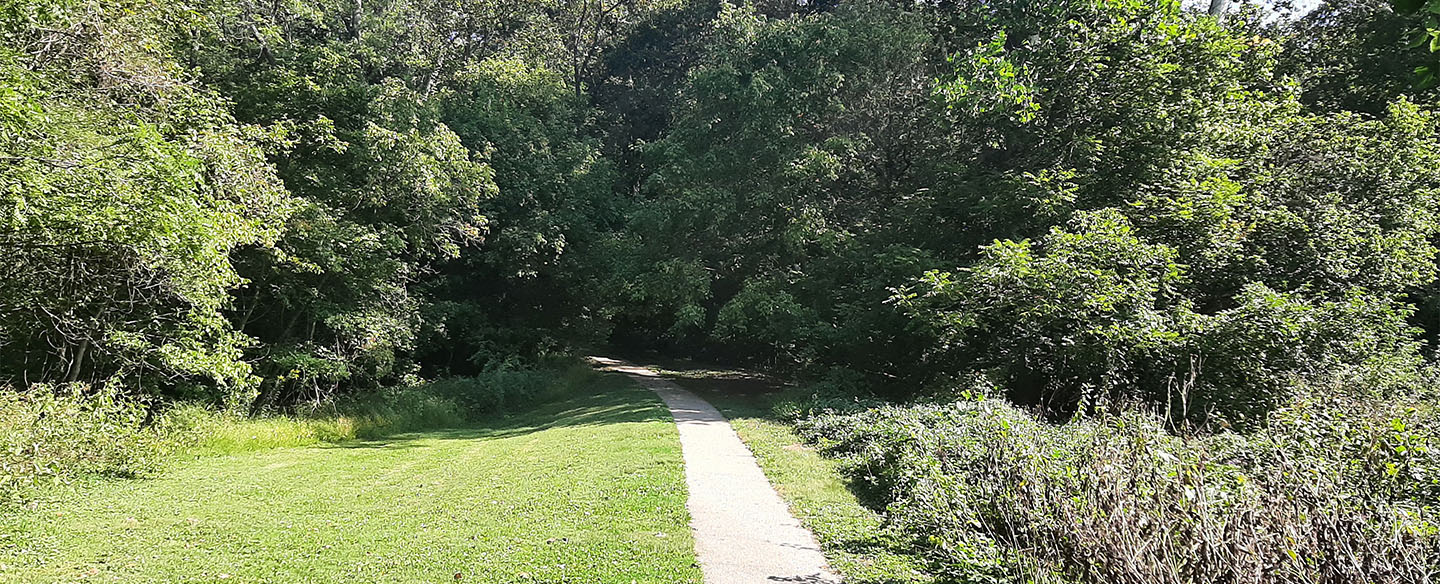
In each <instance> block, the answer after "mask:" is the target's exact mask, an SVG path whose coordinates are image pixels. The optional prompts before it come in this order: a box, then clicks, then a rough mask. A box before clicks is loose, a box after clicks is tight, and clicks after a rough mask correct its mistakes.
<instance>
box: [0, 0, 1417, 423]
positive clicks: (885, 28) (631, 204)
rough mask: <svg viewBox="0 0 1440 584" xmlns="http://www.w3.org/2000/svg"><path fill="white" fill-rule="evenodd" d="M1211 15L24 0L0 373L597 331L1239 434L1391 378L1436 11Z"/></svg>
mask: <svg viewBox="0 0 1440 584" xmlns="http://www.w3.org/2000/svg"><path fill="white" fill-rule="evenodd" d="M1212 4H1215V5H1216V6H1201V7H1191V6H1188V5H1182V3H1180V2H1178V1H1171V0H1160V1H1142V0H1040V1H1033V0H1025V1H1021V0H998V1H992V2H967V1H960V0H942V1H938V2H927V3H906V2H894V1H885V0H844V1H836V0H763V1H760V2H754V3H746V4H743V5H741V4H734V3H728V2H720V1H719V0H568V1H563V2H562V1H551V0H537V1H518V0H500V1H495V2H475V1H466V0H289V1H283V2H270V1H260V0H193V1H191V2H179V1H174V0H120V1H100V0H59V1H56V0H10V1H8V2H5V3H4V4H3V5H0V79H3V82H0V382H3V383H8V384H9V385H11V386H13V387H15V388H17V389H19V390H21V391H24V390H25V389H26V388H27V387H30V386H32V385H33V384H53V383H66V382H83V383H87V384H91V385H110V386H115V387H120V388H124V390H125V391H126V392H128V393H130V394H132V395H136V396H149V397H159V398H164V399H201V400H206V401H211V402H214V403H217V404H228V405H230V406H232V407H237V408H249V409H250V410H251V411H256V412H258V411H262V410H265V409H269V408H276V407H286V406H288V405H292V404H295V403H299V402H302V401H305V400H319V399H325V398H327V397H331V396H334V395H337V394H346V393H351V394H353V393H363V392H367V391H373V390H377V389H379V388H383V387H387V386H394V385H398V384H406V383H411V382H414V381H415V380H419V379H433V378H437V377H443V376H449V375H465V374H468V373H474V372H477V371H481V370H486V369H494V368H504V367H507V366H513V365H515V364H517V363H524V362H527V361H530V360H534V359H537V358H541V357H544V356H546V355H551V354H563V353H568V352H571V351H574V350H576V349H578V348H583V347H591V346H597V345H604V344H609V345H617V346H621V347H628V348H649V349H658V350H662V351H665V352H667V353H670V354H690V355H703V356H706V357H707V358H711V359H726V360H742V361H750V362H757V363H762V364H764V365H767V366H771V367H778V368H784V369H789V370H794V371H803V372H805V373H807V374H808V375H811V376H812V377H815V378H817V379H824V380H827V382H828V383H831V384H834V385H836V386H838V387H841V388H846V389H847V390H850V391H860V390H862V389H863V390H864V391H873V392H878V393H881V394H884V395H889V396H895V397H908V396H915V395H920V394H936V393H939V394H945V393H947V392H950V393H953V392H958V391H967V390H969V389H973V388H977V387H983V388H988V389H987V391H1000V392H1003V393H1006V394H1008V395H1009V396H1010V397H1011V398H1012V399H1014V400H1016V401H1019V402H1022V403H1028V404H1036V405H1041V406H1043V407H1044V408H1045V409H1046V410H1047V411H1051V412H1054V413H1056V414H1058V415H1068V414H1070V413H1073V412H1076V411H1081V410H1085V409H1089V408H1097V407H1101V408H1103V407H1108V406H1110V405H1114V404H1122V403H1131V402H1135V401H1141V402H1147V403H1154V404H1161V405H1163V406H1164V407H1165V408H1166V409H1167V410H1169V411H1171V412H1172V413H1174V414H1177V415H1178V417H1180V418H1184V419H1191V420H1195V421H1206V420H1223V421H1224V423H1226V424H1235V425H1243V424H1245V423H1247V420H1249V421H1253V420H1257V419H1259V418H1261V417H1263V415H1264V414H1265V413H1266V412H1268V411H1271V410H1273V409H1274V408H1276V407H1278V406H1279V405H1281V404H1283V403H1285V401H1286V400H1287V399H1288V397H1287V396H1288V395H1289V392H1290V391H1291V388H1293V387H1294V386H1295V385H1296V384H1297V383H1298V382H1301V381H1305V380H1316V379H1325V380H1339V381H1342V382H1344V384H1346V386H1347V387H1354V388H1356V391H1357V392H1368V393H1374V394H1377V395H1383V394H1385V393H1386V392H1393V391H1400V390H1402V389H1403V388H1406V387H1412V386H1414V385H1415V384H1416V383H1417V382H1418V381H1419V380H1421V379H1423V378H1425V375H1426V371H1427V368H1428V367H1429V365H1430V364H1431V363H1432V362H1433V360H1434V351H1433V341H1434V340H1435V338H1436V336H1437V334H1440V301H1437V298H1440V292H1437V288H1436V284H1435V279H1436V269H1435V266H1436V236H1437V230H1440V223H1437V217H1436V211H1437V209H1440V206H1437V200H1436V195H1437V193H1440V164H1437V163H1440V135H1437V132H1436V130H1437V126H1436V121H1437V120H1436V117H1435V116H1436V114H1435V112H1436V109H1435V101H1434V94H1433V92H1432V90H1431V89H1430V86H1431V85H1433V83H1432V82H1430V81H1429V79H1428V77H1426V75H1427V71H1428V69H1427V67H1428V63H1430V62H1431V61H1432V60H1433V57H1432V55H1431V53H1430V52H1429V51H1428V50H1427V48H1428V47H1426V46H1423V45H1424V43H1425V42H1429V41H1425V39H1427V38H1429V37H1426V34H1428V33H1427V32H1426V31H1427V30H1433V27H1429V28H1427V24H1426V23H1427V22H1428V20H1433V16H1431V15H1432V14H1433V12H1430V11H1427V10H1426V9H1425V5H1424V4H1423V3H1407V2H1396V3H1395V4H1394V5H1392V4H1390V3H1386V2H1383V1H1379V0H1362V1H1356V2H1327V3H1325V4H1323V5H1321V6H1320V7H1318V8H1316V9H1314V10H1313V11H1309V12H1305V13H1303V14H1302V13H1298V12H1296V13H1291V14H1289V15H1281V16H1278V17H1277V16H1275V15H1274V14H1273V11H1274V7H1273V6H1270V5H1265V6H1260V5H1251V4H1243V3H1242V4H1236V5H1233V6H1229V7H1228V9H1227V7H1226V6H1225V5H1224V4H1223V3H1212ZM1411 4H1414V5H1413V6H1412V5H1411ZM1217 6H1218V7H1217ZM1281 8H1282V9H1283V7H1281ZM1222 16H1223V18H1221V17H1222ZM1417 38H1419V39H1420V40H1422V41H1424V42H1421V43H1419V44H1417ZM1431 46H1432V47H1433V46H1435V45H1434V44H1433V43H1431Z"/></svg>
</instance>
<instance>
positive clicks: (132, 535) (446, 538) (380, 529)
mask: <svg viewBox="0 0 1440 584" xmlns="http://www.w3.org/2000/svg"><path fill="white" fill-rule="evenodd" d="M242 438H246V439H248V436H247V437H242ZM282 442H283V441H282ZM685 496H686V493H685V489H684V479H683V467H682V464H681V459H680V446H679V442H678V437H677V434H676V431H675V427H674V424H673V423H672V422H671V420H670V418H669V415H668V414H667V413H666V411H665V410H664V408H663V407H661V406H660V404H659V403H658V402H657V401H656V400H655V398H654V397H653V395H652V394H650V393H649V392H647V391H643V390H641V389H639V388H637V387H634V386H633V385H632V384H630V383H629V382H628V381H624V380H623V379H620V378H618V377H605V378H602V379H600V380H598V381H597V382H595V384H594V385H592V386H591V388H590V392H589V393H588V394H587V395H582V396H580V397H574V398H571V399H568V400H565V401H560V402H556V403H552V404H550V405H546V406H543V407H540V408H538V409H536V410H533V411H530V412H527V413H523V414H518V415H514V416H510V417H507V418H502V419H496V420H495V421H493V422H492V423H490V424H484V425H480V426H478V427H472V428H459V429H450V430H444V431H429V432H421V433H412V434H403V435H399V436H394V437H391V438H387V439H385V440H375V441H352V442H346V443H342V444H337V445H316V446H308V447H292V448H276V449H270V450H263V451H256V452H248V453H241V454H232V455H222V456H209V457H201V458H196V459H194V460H193V462H189V463H187V464H185V465H184V466H181V467H178V468H174V469H172V470H169V471H167V472H165V473H163V474H161V475H160V476H159V477H157V478H154V479H145V480H94V481H89V482H84V483H80V484H77V485H75V486H74V487H73V488H70V489H66V490H65V491H64V492H62V493H58V494H56V495H54V496H52V497H50V498H48V499H44V500H39V501H36V502H34V503H32V504H31V505H29V506H27V508H25V509H24V510H22V511H20V512H18V513H11V514H9V515H7V516H3V517H0V582H4V583H11V582H13V583H21V582H24V583H32V582H34V583H39V582H79V581H86V582H227V583H229V582H247V583H248V582H254V583H261V582H274V583H310V582H316V583H318V582H455V581H456V575H457V574H458V575H459V578H460V581H462V582H495V583H500V582H505V583H512V582H515V583H526V582H553V583H559V582H567V583H568V582H573V583H583V582H596V583H612V582H614V583H622V584H623V583H627V582H632V581H633V582H655V583H679V582H689V583H698V582H699V581H700V574H699V570H698V569H697V568H696V567H695V564H694V555H693V552H692V546H693V543H692V541H691V538H690V531H689V528H688V516H687V514H686V511H685Z"/></svg>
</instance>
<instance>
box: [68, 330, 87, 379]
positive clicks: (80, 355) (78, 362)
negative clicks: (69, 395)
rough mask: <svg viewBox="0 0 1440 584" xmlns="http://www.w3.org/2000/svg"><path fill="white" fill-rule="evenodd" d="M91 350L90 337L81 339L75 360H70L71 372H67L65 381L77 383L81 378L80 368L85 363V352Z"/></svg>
mask: <svg viewBox="0 0 1440 584" xmlns="http://www.w3.org/2000/svg"><path fill="white" fill-rule="evenodd" d="M88 352H90V339H85V340H83V341H80V348H79V349H78V350H76V351H75V360H74V361H71V362H70V372H69V373H66V374H65V383H75V380H77V379H79V378H80V368H81V367H82V366H83V365H84V364H85V354H86V353H88Z"/></svg>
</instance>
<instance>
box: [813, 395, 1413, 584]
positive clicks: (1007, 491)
mask: <svg viewBox="0 0 1440 584" xmlns="http://www.w3.org/2000/svg"><path fill="white" fill-rule="evenodd" d="M1339 395H1341V393H1340V392H1318V391H1317V392H1313V393H1307V396H1306V397H1303V398H1301V399H1298V400H1296V401H1295V402H1294V403H1292V404H1290V405H1289V407H1286V408H1282V409H1280V410H1278V411H1276V412H1274V413H1273V414H1272V415H1271V416H1270V417H1269V419H1268V421H1267V423H1266V424H1265V425H1264V426H1263V427H1262V428H1260V429H1259V430H1256V431H1253V432H1249V433H1247V434H1243V435H1242V434H1239V433H1236V432H1233V431H1228V430H1226V431H1219V432H1215V433H1209V434H1203V435H1191V436H1184V435H1177V433H1176V432H1173V431H1172V430H1171V429H1167V427H1166V425H1165V424H1164V420H1163V419H1162V418H1161V417H1159V416H1156V415H1151V414H1147V413H1142V412H1137V411H1127V412H1121V413H1112V414H1108V415H1102V416H1094V417H1092V418H1090V419H1081V420H1075V421H1072V422H1070V423H1068V424H1061V425H1056V424H1051V423H1048V422H1045V421H1042V420H1040V419H1037V418H1036V417H1035V416H1033V415H1031V414H1030V413H1028V412H1025V411H1022V410H1020V409H1018V408H1016V407H1014V406H1012V405H1009V404H1008V403H1006V402H1003V401H999V400H993V399H970V400H962V401H959V402H956V403H949V404H938V405H909V406H880V407H874V408H869V409H864V410H862V411H859V412H858V413H857V412H850V413H821V414H819V415H815V416H812V417H809V418H807V419H804V420H801V421H800V422H799V428H800V431H801V432H802V434H803V435H804V436H806V437H807V439H809V440H811V441H813V442H815V443H817V444H818V445H819V446H820V447H821V448H822V450H823V451H825V452H827V453H828V454H830V455H833V456H838V457H840V458H841V460H842V466H843V468H844V469H845V472H847V473H848V474H849V475H850V477H851V478H852V479H853V481H854V485H855V488H856V489H857V490H858V491H859V492H860V495H861V496H862V498H864V499H865V500H866V501H867V502H868V503H869V504H871V505H873V506H875V507H876V508H879V509H883V510H884V511H885V512H886V515H887V520H888V522H889V523H890V524H891V526H892V527H894V528H896V529H898V530H899V531H900V532H902V533H905V534H908V536H909V537H911V538H912V540H913V544H914V545H915V546H916V548H917V549H919V550H920V551H921V553H922V554H923V555H924V556H925V557H926V558H927V560H928V561H929V563H930V564H931V567H932V569H933V570H934V573H935V574H937V575H940V576H941V577H942V579H943V580H944V581H949V582H967V583H972V582H997V583H998V582H1054V583H1061V582H1064V583H1087V584H1102V583H1103V584H1164V583H1194V582H1230V583H1237V584H1241V583H1255V584H1260V583H1278V582H1326V583H1337V584H1338V583H1342V582H1375V583H1380V582H1385V583H1392V582H1393V583H1402V582H1403V583H1411V582H1414V583H1419V582H1429V581H1430V579H1431V577H1432V576H1433V575H1434V574H1435V573H1436V569H1437V566H1440V563H1437V560H1440V553H1437V552H1440V536H1437V525H1440V523H1437V521H1440V515H1437V509H1436V503H1437V499H1440V457H1437V454H1436V452H1435V451H1434V450H1433V448H1434V446H1435V438H1436V436H1435V434H1434V430H1433V428H1435V427H1436V425H1435V423H1436V421H1437V420H1436V412H1435V411H1433V410H1431V409H1429V408H1428V407H1425V406H1423V405H1420V404H1422V403H1423V402H1420V401H1416V402H1415V404H1416V405H1404V404H1398V403H1395V402H1393V401H1385V402H1382V401H1378V400H1363V399H1352V398H1345V397H1336V396H1339Z"/></svg>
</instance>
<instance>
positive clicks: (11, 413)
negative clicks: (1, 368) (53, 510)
mask: <svg viewBox="0 0 1440 584" xmlns="http://www.w3.org/2000/svg"><path fill="white" fill-rule="evenodd" d="M146 413H147V410H146V408H145V405H144V404H143V403H140V402H137V401H134V400H133V399H129V398H126V397H125V396H122V395H120V394H119V393H118V392H117V391H116V390H113V389H110V390H107V389H103V388H102V389H97V388H92V387H89V386H86V385H83V384H67V385H55V386H52V385H40V384H36V385H32V386H30V388H29V390H27V391H25V392H23V393H17V392H14V391H10V390H4V391H0V505H5V504H12V503H15V502H17V501H19V500H20V499H21V498H22V497H24V496H26V494H28V493H30V492H32V491H33V490H34V489H35V488H37V487H42V486H50V485H56V484H61V483H66V482H69V481H71V480H73V479H75V478H76V477H79V476H81V475H87V474H89V475H103V476H117V477H134V476H141V475H144V474H147V473H149V472H151V471H153V470H155V469H156V468H157V467H158V466H159V465H160V462H161V461H162V460H163V459H164V457H165V455H166V454H167V453H168V452H169V447H170V444H169V442H168V441H167V440H166V439H164V437H163V435H162V434H160V433H157V432H153V431H149V430H147V429H145V427H144V422H145V419H146Z"/></svg>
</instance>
